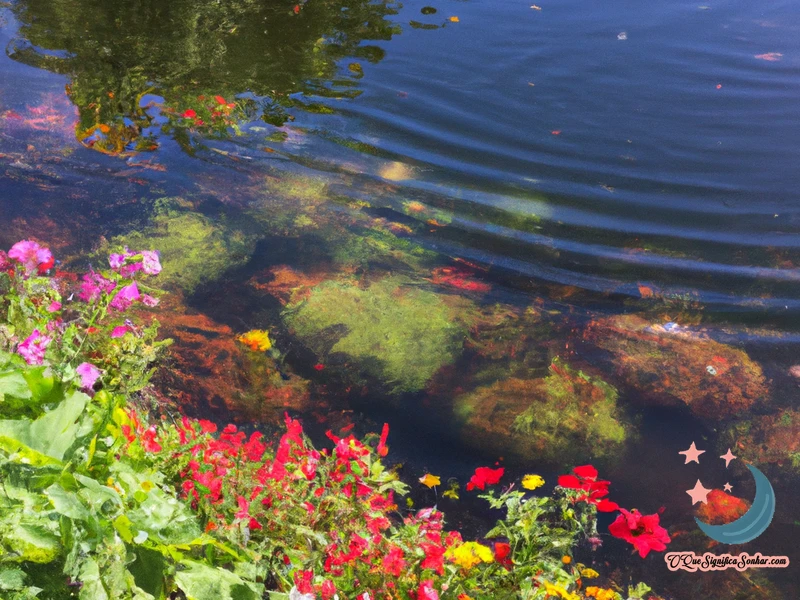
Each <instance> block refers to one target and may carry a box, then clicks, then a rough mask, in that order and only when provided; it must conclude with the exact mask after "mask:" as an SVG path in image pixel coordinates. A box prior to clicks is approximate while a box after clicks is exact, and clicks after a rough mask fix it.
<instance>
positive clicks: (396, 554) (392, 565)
mask: <svg viewBox="0 0 800 600" xmlns="http://www.w3.org/2000/svg"><path fill="white" fill-rule="evenodd" d="M383 570H384V572H385V573H388V574H389V575H393V576H395V577H400V576H401V575H402V574H403V573H404V572H405V570H406V561H405V559H404V558H403V550H402V549H401V548H400V547H398V546H394V545H393V546H392V547H391V548H389V552H388V553H387V554H386V556H384V557H383Z"/></svg>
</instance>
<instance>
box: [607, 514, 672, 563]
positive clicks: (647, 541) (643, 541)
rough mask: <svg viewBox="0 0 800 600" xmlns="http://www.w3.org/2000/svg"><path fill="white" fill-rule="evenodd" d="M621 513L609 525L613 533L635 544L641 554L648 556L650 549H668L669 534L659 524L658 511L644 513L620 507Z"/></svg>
mask: <svg viewBox="0 0 800 600" xmlns="http://www.w3.org/2000/svg"><path fill="white" fill-rule="evenodd" d="M620 512H621V513H622V514H621V515H618V516H617V520H616V521H614V522H613V523H612V524H611V525H609V526H608V530H609V531H610V532H611V535H613V536H614V537H618V538H620V539H623V540H625V541H626V542H628V543H630V544H633V545H634V547H635V548H636V549H637V550H638V551H639V556H641V557H642V558H644V557H646V556H647V555H648V554H649V553H650V550H655V551H657V552H661V551H662V550H666V549H667V544H669V542H670V539H669V534H668V533H667V530H666V529H664V528H663V527H661V525H659V516H658V513H656V514H652V515H643V514H642V513H640V512H639V511H638V510H636V509H633V510H631V511H627V510H625V509H624V508H621V509H620Z"/></svg>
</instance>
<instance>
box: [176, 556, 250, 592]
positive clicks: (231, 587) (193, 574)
mask: <svg viewBox="0 0 800 600" xmlns="http://www.w3.org/2000/svg"><path fill="white" fill-rule="evenodd" d="M181 565H183V566H184V567H186V569H185V570H183V571H178V572H177V573H175V583H176V584H177V585H178V587H179V588H180V589H181V590H183V592H184V593H185V594H186V598H187V600H259V599H260V598H261V597H262V595H263V593H264V589H263V587H264V586H262V585H259V584H255V583H250V582H245V581H244V580H243V579H242V578H241V577H239V576H238V575H236V574H234V573H231V572H230V571H228V570H226V569H220V568H214V567H209V566H206V565H204V564H201V563H197V562H193V561H188V560H187V561H183V562H181Z"/></svg>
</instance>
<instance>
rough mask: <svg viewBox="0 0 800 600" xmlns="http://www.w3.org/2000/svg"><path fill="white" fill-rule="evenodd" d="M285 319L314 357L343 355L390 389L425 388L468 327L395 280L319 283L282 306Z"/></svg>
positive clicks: (432, 297) (433, 299) (433, 297)
mask: <svg viewBox="0 0 800 600" xmlns="http://www.w3.org/2000/svg"><path fill="white" fill-rule="evenodd" d="M284 315H285V319H286V323H287V325H288V326H289V327H290V329H292V330H293V331H294V333H295V334H296V335H297V336H298V337H299V338H300V339H301V340H303V342H305V343H306V345H308V346H309V347H310V348H311V349H312V350H314V351H315V352H316V353H317V354H319V355H326V354H334V353H342V354H344V355H346V356H347V357H349V358H350V359H352V360H353V361H354V362H355V363H356V364H357V365H358V366H359V367H360V370H361V371H363V373H364V374H365V375H368V376H370V377H378V378H380V379H382V380H383V381H384V382H385V383H386V385H387V387H389V388H390V389H391V390H392V391H394V392H412V391H418V390H421V389H422V388H424V387H425V384H426V383H427V382H428V381H429V380H430V379H431V377H432V376H433V375H434V374H435V373H436V372H437V371H438V370H439V369H440V368H441V367H442V366H444V365H447V364H450V363H452V362H454V361H455V359H456V358H457V357H458V355H459V354H460V352H461V348H462V345H463V339H464V336H465V334H466V329H467V328H466V325H465V324H464V323H463V322H461V321H460V320H459V319H458V311H457V310H456V309H454V308H453V307H452V305H451V304H448V303H447V302H446V301H445V300H444V299H443V298H442V297H441V296H439V295H437V294H434V293H433V292H429V291H425V290H422V289H419V288H417V287H414V286H412V285H411V284H410V282H409V280H407V279H405V278H403V277H398V276H395V277H387V278H385V279H381V280H379V281H376V282H374V283H372V284H371V285H370V286H369V287H367V288H361V287H359V286H358V285H356V283H355V282H350V281H333V280H329V281H325V282H323V283H321V284H319V285H317V286H315V287H313V288H311V290H310V291H309V293H308V296H307V298H306V299H305V300H303V301H301V302H297V303H293V304H290V305H288V306H287V307H286V312H285V313H284ZM342 330H344V333H342Z"/></svg>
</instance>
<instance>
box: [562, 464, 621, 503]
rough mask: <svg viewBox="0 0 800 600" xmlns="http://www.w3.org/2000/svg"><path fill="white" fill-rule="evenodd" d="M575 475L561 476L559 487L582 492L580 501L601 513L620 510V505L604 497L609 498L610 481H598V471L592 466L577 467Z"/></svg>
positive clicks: (574, 470)
mask: <svg viewBox="0 0 800 600" xmlns="http://www.w3.org/2000/svg"><path fill="white" fill-rule="evenodd" d="M572 472H573V473H574V475H561V477H559V478H558V485H560V486H561V487H563V488H567V489H570V490H582V491H583V492H584V493H583V494H579V495H578V497H577V500H578V501H582V502H588V503H589V504H594V505H595V506H596V507H597V510H599V511H600V512H614V511H615V510H619V504H617V503H616V502H611V501H610V500H608V499H607V498H604V496H608V486H609V485H610V484H611V482H610V481H604V480H598V479H597V469H595V468H594V467H593V466H592V465H584V466H582V467H575V469H573V471H572Z"/></svg>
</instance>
